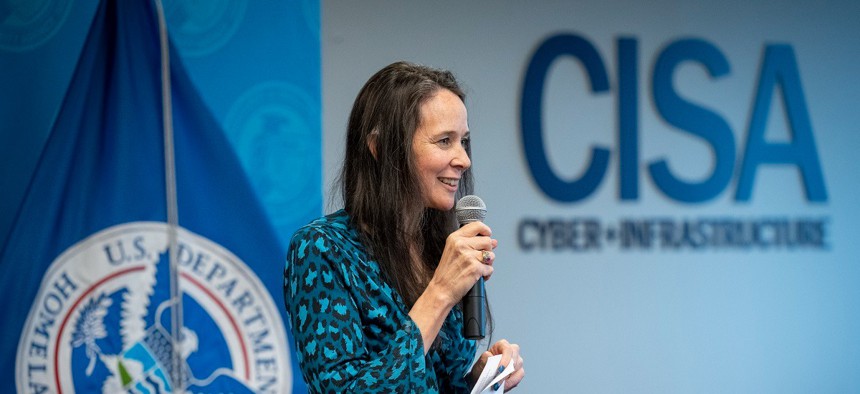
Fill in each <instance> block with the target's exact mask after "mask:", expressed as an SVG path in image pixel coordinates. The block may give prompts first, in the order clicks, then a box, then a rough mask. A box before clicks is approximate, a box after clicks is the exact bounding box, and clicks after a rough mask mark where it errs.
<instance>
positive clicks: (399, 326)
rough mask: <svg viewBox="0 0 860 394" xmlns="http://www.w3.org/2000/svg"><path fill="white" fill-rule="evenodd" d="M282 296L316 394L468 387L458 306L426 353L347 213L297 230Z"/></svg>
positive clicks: (467, 349)
mask: <svg viewBox="0 0 860 394" xmlns="http://www.w3.org/2000/svg"><path fill="white" fill-rule="evenodd" d="M284 298H285V300H286V308H287V314H288V315H289V321H290V325H291V329H292V332H293V338H294V339H295V346H296V351H297V353H298V359H299V364H300V366H301V370H302V375H303V377H304V379H305V381H306V382H307V383H308V387H309V389H310V390H311V391H312V392H316V393H343V392H349V393H370V392H385V393H439V392H442V393H451V392H455V393H456V392H468V391H469V388H468V385H467V383H466V379H465V377H464V376H465V375H466V373H467V372H468V370H469V367H470V366H471V364H472V360H473V359H474V356H475V352H476V343H475V341H472V340H468V339H465V338H464V337H463V335H462V327H463V314H462V312H461V310H460V309H459V308H458V307H455V308H453V309H452V310H451V313H450V314H449V315H448V316H447V318H446V319H445V322H444V323H443V325H442V329H441V330H440V331H439V335H438V338H437V340H436V342H435V343H434V344H433V346H432V347H431V348H430V351H429V352H428V353H427V355H425V354H424V344H423V341H422V339H421V333H420V332H419V330H418V327H417V326H416V325H415V323H414V322H413V321H412V319H411V318H410V317H409V315H408V313H409V310H408V309H407V307H406V305H405V304H404V302H403V300H402V299H401V297H400V295H399V294H398V293H397V292H396V291H395V290H393V289H392V288H391V287H390V286H389V284H388V283H386V281H385V279H384V277H383V275H382V272H381V271H380V269H379V265H378V264H377V262H376V261H375V260H373V258H372V256H370V255H369V253H368V251H367V248H366V247H365V246H364V245H363V244H361V242H360V241H359V236H358V232H357V231H356V230H355V229H354V228H353V227H352V226H351V225H350V224H349V216H348V214H347V213H346V212H344V211H343V210H340V211H338V212H335V213H333V214H331V215H328V216H325V217H322V218H319V219H317V220H315V221H313V222H311V223H310V224H308V225H306V226H304V227H302V228H301V229H299V230H298V231H297V232H296V233H295V234H294V235H293V238H292V240H291V242H290V247H289V251H288V253H287V263H286V268H285V269H284Z"/></svg>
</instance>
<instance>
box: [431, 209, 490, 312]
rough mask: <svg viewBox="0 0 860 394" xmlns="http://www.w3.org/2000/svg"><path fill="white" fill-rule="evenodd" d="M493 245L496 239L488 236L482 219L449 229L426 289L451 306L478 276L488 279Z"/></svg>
mask: <svg viewBox="0 0 860 394" xmlns="http://www.w3.org/2000/svg"><path fill="white" fill-rule="evenodd" d="M497 245H498V241H497V240H495V239H493V238H492V231H491V230H490V227H489V226H487V225H486V224H484V223H483V222H472V223H469V224H466V225H465V226H463V227H460V228H459V229H458V230H457V231H454V232H452V233H451V234H450V235H448V238H447V239H446V240H445V249H444V250H443V251H442V258H441V259H440V260H439V265H438V266H437V267H436V271H435V272H434V274H433V278H432V279H431V280H430V284H429V285H428V290H429V289H431V288H432V289H433V290H436V291H439V292H440V293H441V294H444V295H447V296H448V297H450V298H449V299H448V301H449V303H450V305H451V306H453V305H454V304H456V303H457V302H459V301H460V299H462V298H463V296H465V295H466V292H468V291H469V289H470V288H471V287H472V285H474V284H475V282H477V281H478V279H480V278H481V277H483V278H484V280H489V279H490V276H491V275H492V274H493V261H495V259H496V254H495V253H494V252H493V250H494V249H495V248H496V246H497ZM484 252H486V254H485V253H484ZM485 257H486V259H485Z"/></svg>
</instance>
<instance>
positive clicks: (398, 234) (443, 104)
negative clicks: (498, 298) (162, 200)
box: [284, 62, 525, 393]
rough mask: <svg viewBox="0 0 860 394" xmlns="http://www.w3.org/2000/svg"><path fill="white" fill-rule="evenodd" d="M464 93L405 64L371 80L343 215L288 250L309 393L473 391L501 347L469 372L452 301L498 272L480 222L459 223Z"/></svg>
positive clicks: (517, 370)
mask: <svg viewBox="0 0 860 394" xmlns="http://www.w3.org/2000/svg"><path fill="white" fill-rule="evenodd" d="M464 99H465V95H464V93H463V91H462V90H461V88H460V87H459V85H458V83H457V81H456V79H455V78H454V76H453V75H452V74H451V73H450V72H448V71H443V70H436V69H432V68H429V67H424V66H420V65H415V64H411V63H406V62H398V63H394V64H391V65H389V66H387V67H385V68H383V69H382V70H380V71H379V72H377V73H376V74H375V75H373V76H372V77H371V78H370V80H368V81H367V83H365V85H364V87H363V88H362V89H361V91H360V92H359V94H358V97H357V98H356V100H355V103H354V105H353V108H352V112H351V114H350V117H349V124H348V126H347V141H346V155H345V158H344V162H343V169H342V171H341V173H340V176H339V180H338V181H339V183H340V187H341V193H342V197H343V203H344V208H343V209H342V210H339V211H337V212H335V213H332V214H330V215H328V216H324V217H322V218H319V219H317V220H315V221H313V222H311V223H310V224H308V225H306V226H304V227H302V228H301V229H299V230H298V231H297V232H296V233H295V234H294V235H293V238H292V240H291V242H290V247H289V252H288V256H287V263H286V268H285V270H284V296H285V299H286V306H287V312H288V314H289V317H290V322H291V327H292V332H293V337H294V338H295V342H296V343H295V345H296V349H297V351H298V358H299V363H300V365H301V370H302V375H303V376H304V379H305V381H306V382H307V383H308V386H309V388H310V390H311V391H313V392H320V393H323V392H324V393H329V392H337V393H340V392H350V393H353V392H398V393H401V392H402V393H432V392H444V393H448V392H469V390H470V389H471V385H472V384H474V381H475V379H476V378H477V377H478V376H479V375H480V373H481V371H482V370H483V368H484V365H485V364H486V362H487V359H488V358H489V357H490V356H492V355H496V354H500V355H501V360H500V364H499V365H502V366H506V365H508V364H509V363H510V362H513V366H514V372H513V373H512V374H511V375H509V376H508V377H507V379H506V380H505V390H510V389H512V388H514V387H515V386H516V385H517V384H519V382H520V381H521V380H522V379H523V377H524V376H525V370H524V369H523V365H522V364H523V359H522V357H521V356H520V354H519V346H517V345H515V344H511V343H509V342H507V341H505V340H501V341H498V342H496V343H494V344H493V345H492V346H490V347H489V348H488V350H487V351H486V352H483V353H482V354H481V356H480V357H479V359H478V360H477V361H476V362H474V366H473V365H472V364H473V361H474V358H475V355H476V353H477V344H476V343H475V341H473V340H469V339H466V338H465V337H464V336H463V313H462V311H461V309H460V307H459V306H458V303H459V302H460V300H461V299H462V298H463V296H464V295H465V294H466V292H467V291H468V290H469V288H471V287H472V286H473V285H474V284H475V283H476V282H477V281H478V279H479V278H481V277H483V278H484V279H485V280H488V279H489V278H490V276H491V275H492V274H493V260H494V259H495V254H494V252H493V250H494V249H495V247H496V245H497V241H496V240H495V239H493V238H492V233H491V231H490V228H489V227H488V226H487V225H486V224H484V223H481V222H472V223H469V224H466V225H464V226H462V227H459V228H458V226H457V222H456V220H455V218H454V211H453V207H454V202H455V201H456V199H457V198H459V197H461V196H463V195H467V194H470V193H471V190H472V179H471V171H470V169H469V168H470V167H471V164H472V163H471V158H470V147H469V138H470V134H469V125H468V121H467V116H466V107H465V104H464Z"/></svg>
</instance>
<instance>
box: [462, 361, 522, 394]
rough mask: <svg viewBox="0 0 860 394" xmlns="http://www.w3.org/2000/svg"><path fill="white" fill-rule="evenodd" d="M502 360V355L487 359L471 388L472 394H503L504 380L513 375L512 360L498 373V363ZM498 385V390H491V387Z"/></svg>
mask: <svg viewBox="0 0 860 394" xmlns="http://www.w3.org/2000/svg"><path fill="white" fill-rule="evenodd" d="M501 360H502V355H501V354H497V355H495V356H490V358H489V359H487V364H486V365H484V370H483V371H481V376H480V377H479V378H478V382H477V383H475V387H473V388H472V394H504V392H505V378H507V377H508V375H510V374H512V373H514V360H511V362H510V363H508V366H507V367H505V370H504V371H502V372H499V362H500V361H501ZM496 383H499V389H498V390H493V385H494V384H496Z"/></svg>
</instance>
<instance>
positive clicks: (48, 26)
mask: <svg viewBox="0 0 860 394" xmlns="http://www.w3.org/2000/svg"><path fill="white" fill-rule="evenodd" d="M71 8H72V2H71V0H33V1H0V48H2V49H6V50H10V51H27V50H31V49H34V48H36V47H38V46H39V45H42V44H44V43H45V42H46V41H48V40H49V39H50V38H51V37H53V36H54V34H57V31H58V30H59V29H60V26H62V25H63V23H65V21H66V18H68V16H69V10H71Z"/></svg>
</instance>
